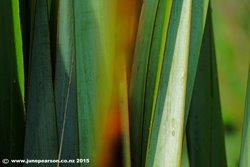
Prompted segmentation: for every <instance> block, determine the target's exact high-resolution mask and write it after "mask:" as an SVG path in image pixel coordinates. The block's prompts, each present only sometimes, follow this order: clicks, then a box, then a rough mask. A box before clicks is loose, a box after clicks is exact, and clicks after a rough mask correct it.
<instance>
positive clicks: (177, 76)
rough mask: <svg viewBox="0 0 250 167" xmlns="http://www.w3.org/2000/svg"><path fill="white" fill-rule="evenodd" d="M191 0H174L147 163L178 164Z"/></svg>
mask: <svg viewBox="0 0 250 167" xmlns="http://www.w3.org/2000/svg"><path fill="white" fill-rule="evenodd" d="M191 9H192V1H190V0H183V1H173V5H172V10H171V18H170V22H169V30H168V35H167V42H166V46H165V47H166V48H165V55H164V60H163V67H162V73H161V79H160V84H159V92H158V97H157V101H156V107H155V114H154V117H153V120H152V124H151V129H150V130H151V133H150V136H149V142H148V152H147V157H146V166H171V167H172V166H173V167H175V166H180V164H181V152H182V139H183V129H184V115H185V99H186V82H187V71H188V60H189V43H190V28H191Z"/></svg>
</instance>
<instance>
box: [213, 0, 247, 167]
mask: <svg viewBox="0 0 250 167" xmlns="http://www.w3.org/2000/svg"><path fill="white" fill-rule="evenodd" d="M212 9H213V25H214V36H215V46H216V54H217V65H218V72H219V86H220V96H221V105H222V114H223V119H224V123H225V130H226V152H227V161H228V166H229V167H235V166H238V162H239V154H240V144H241V129H242V123H243V121H242V120H243V116H244V107H245V96H246V94H245V93H246V86H247V76H248V66H249V62H250V61H249V60H250V1H249V0H237V1H235V0H227V1H225V0H212Z"/></svg>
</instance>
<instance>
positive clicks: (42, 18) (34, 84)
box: [24, 0, 58, 166]
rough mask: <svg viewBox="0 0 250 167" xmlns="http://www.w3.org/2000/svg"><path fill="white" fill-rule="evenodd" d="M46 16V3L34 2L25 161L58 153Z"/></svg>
mask: <svg viewBox="0 0 250 167" xmlns="http://www.w3.org/2000/svg"><path fill="white" fill-rule="evenodd" d="M47 12H48V11H47V4H46V1H44V0H37V1H36V4H35V17H34V27H33V28H34V30H33V31H34V34H33V40H32V48H31V57H30V80H29V98H28V99H29V101H28V108H27V122H26V136H25V148H24V157H25V158H28V159H56V158H57V152H58V145H57V130H56V118H55V105H54V93H53V84H52V74H51V73H52V70H51V58H50V39H49V24H48V23H49V21H48V13H47ZM46 166H49V164H46ZM50 166H53V164H50Z"/></svg>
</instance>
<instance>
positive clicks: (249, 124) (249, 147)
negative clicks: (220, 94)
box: [240, 66, 250, 167]
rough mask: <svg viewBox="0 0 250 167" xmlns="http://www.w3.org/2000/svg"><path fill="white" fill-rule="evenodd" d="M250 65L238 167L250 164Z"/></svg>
mask: <svg viewBox="0 0 250 167" xmlns="http://www.w3.org/2000/svg"><path fill="white" fill-rule="evenodd" d="M249 139H250V66H249V70H248V85H247V94H246V105H245V115H244V123H243V130H242V141H241V153H240V167H245V166H249V165H250V159H249V156H250V142H249Z"/></svg>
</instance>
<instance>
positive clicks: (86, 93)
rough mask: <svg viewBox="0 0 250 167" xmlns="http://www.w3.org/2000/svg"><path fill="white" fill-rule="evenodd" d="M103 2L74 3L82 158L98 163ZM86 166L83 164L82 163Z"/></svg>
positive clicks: (80, 151) (96, 0) (92, 164)
mask: <svg viewBox="0 0 250 167" xmlns="http://www.w3.org/2000/svg"><path fill="white" fill-rule="evenodd" d="M100 8H101V1H100V0H75V1H74V16H75V24H74V26H75V56H76V84H77V112H78V126H79V148H80V150H79V156H80V158H90V160H91V162H90V165H91V166H95V164H96V156H97V155H96V151H97V150H96V141H97V139H96V135H95V134H96V129H95V128H96V127H95V126H96V117H95V115H96V108H97V105H96V102H97V100H98V99H97V83H98V82H97V75H98V68H97V67H98V62H99V60H98V58H99V57H98V56H100V55H101V43H100V39H101V38H100V25H99V23H100V19H101V18H100V13H101V12H100V11H101V9H100ZM81 165H82V166H84V164H81Z"/></svg>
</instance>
